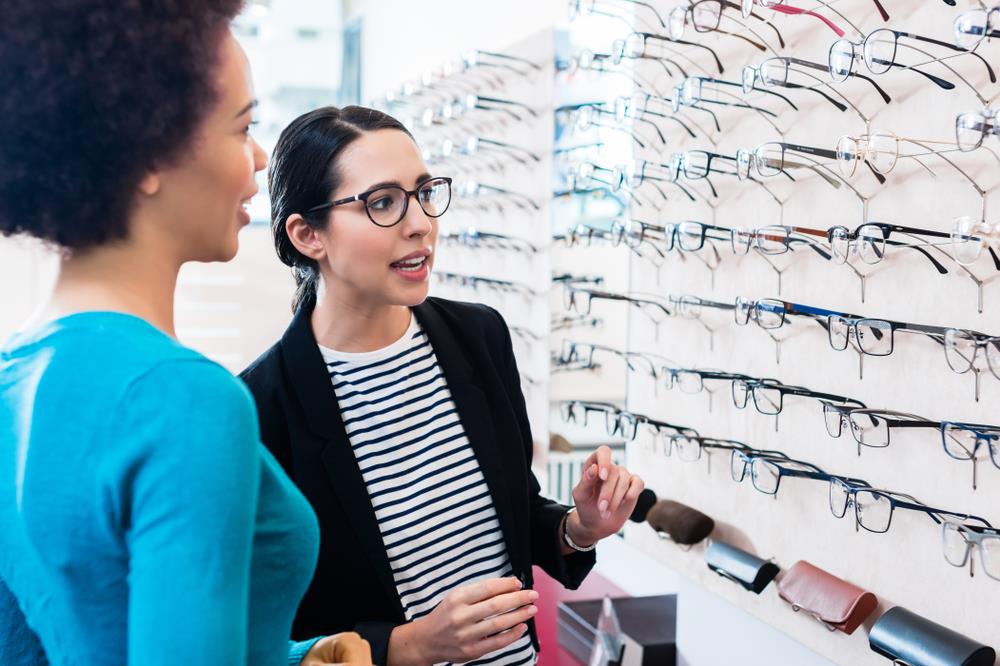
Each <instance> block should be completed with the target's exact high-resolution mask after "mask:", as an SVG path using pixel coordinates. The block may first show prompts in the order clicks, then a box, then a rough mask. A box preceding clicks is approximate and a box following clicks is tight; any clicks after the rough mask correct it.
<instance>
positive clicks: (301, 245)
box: [285, 213, 326, 261]
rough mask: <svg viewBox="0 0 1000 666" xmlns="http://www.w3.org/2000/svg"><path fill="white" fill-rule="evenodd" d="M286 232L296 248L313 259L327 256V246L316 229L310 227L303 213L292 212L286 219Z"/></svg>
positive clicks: (316, 259) (318, 259) (317, 259)
mask: <svg viewBox="0 0 1000 666" xmlns="http://www.w3.org/2000/svg"><path fill="white" fill-rule="evenodd" d="M285 233H287V234H288V238H289V240H291V241H292V245H294V246H295V249H296V250H298V251H299V252H300V253H302V254H303V255H304V256H306V257H309V258H310V259H312V260H313V261H320V260H322V259H323V258H325V257H326V246H325V245H324V244H323V239H322V238H320V236H319V233H318V232H317V231H316V229H313V228H312V227H310V226H309V225H308V224H307V223H306V221H305V219H303V217H302V215H300V214H299V213H292V214H291V215H289V216H288V218H287V219H286V220H285Z"/></svg>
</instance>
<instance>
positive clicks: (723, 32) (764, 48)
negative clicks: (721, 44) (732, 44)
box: [710, 16, 768, 52]
mask: <svg viewBox="0 0 1000 666" xmlns="http://www.w3.org/2000/svg"><path fill="white" fill-rule="evenodd" d="M726 18H730V17H728V16H727V17H726ZM734 20H735V19H734ZM737 23H740V22H739V21H737ZM740 25H742V26H743V29H744V30H749V28H747V26H745V25H743V24H742V23H740ZM710 32H717V33H719V34H720V35H729V36H730V37H735V38H736V39H742V40H743V41H744V42H746V43H747V44H749V45H751V46H752V47H754V48H755V49H757V50H758V51H764V52H766V51H767V50H768V48H767V46H765V45H764V44H761V43H760V42H755V41H754V40H752V39H750V38H749V37H746V36H745V35H741V34H739V33H738V32H732V31H729V30H723V29H722V28H716V29H715V30H712V31H710ZM751 32H753V31H751Z"/></svg>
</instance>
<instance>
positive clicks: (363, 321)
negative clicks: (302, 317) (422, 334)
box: [312, 289, 410, 353]
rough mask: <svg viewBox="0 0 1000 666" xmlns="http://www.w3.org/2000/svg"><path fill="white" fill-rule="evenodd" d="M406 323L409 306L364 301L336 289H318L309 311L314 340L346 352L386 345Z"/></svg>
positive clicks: (374, 348)
mask: <svg viewBox="0 0 1000 666" xmlns="http://www.w3.org/2000/svg"><path fill="white" fill-rule="evenodd" d="M409 325H410V309H409V308H408V307H406V306H405V305H391V304H387V303H379V304H376V303H371V302H365V301H364V299H360V298H351V297H350V296H349V295H348V294H346V293H344V292H343V291H341V290H337V289H320V293H319V294H318V296H317V299H316V309H315V310H314V311H313V314H312V328H313V334H314V335H315V336H316V342H318V343H319V344H320V345H322V346H324V347H328V348H330V349H336V350H337V351H342V352H349V353H354V352H368V351H374V350H376V349H382V348H383V347H387V346H389V345H391V344H392V343H393V342H395V341H396V340H399V338H401V337H402V336H403V334H404V333H405V332H406V328H407V327H408V326H409Z"/></svg>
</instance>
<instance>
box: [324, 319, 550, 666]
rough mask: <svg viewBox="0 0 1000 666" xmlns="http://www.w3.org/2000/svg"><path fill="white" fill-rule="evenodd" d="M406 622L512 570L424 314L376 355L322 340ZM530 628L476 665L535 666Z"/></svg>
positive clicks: (488, 493) (481, 474)
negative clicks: (460, 590) (461, 589)
mask: <svg viewBox="0 0 1000 666" xmlns="http://www.w3.org/2000/svg"><path fill="white" fill-rule="evenodd" d="M320 351H321V352H322V354H323V358H324V360H325V361H326V365H327V369H328V371H329V373H330V378H331V380H332V381H333V388H334V390H335V392H336V394H337V402H338V403H339V406H340V413H341V415H342V417H343V419H344V426H345V428H346V430H347V434H348V437H349V438H350V441H351V447H352V448H353V449H354V456H355V458H356V459H357V461H358V465H359V467H360V468H361V474H362V476H363V477H364V480H365V484H366V485H367V487H368V496H369V497H370V498H371V502H372V506H373V507H374V509H375V517H376V518H377V519H378V523H379V530H380V531H381V533H382V541H383V543H384V544H385V549H386V553H387V554H388V556H389V564H390V566H391V567H392V575H393V578H394V580H395V582H396V591H397V592H398V594H399V598H400V601H401V602H402V605H403V611H404V613H405V615H406V618H407V620H415V619H419V618H421V617H423V616H425V615H427V614H428V613H430V612H431V611H432V610H434V608H435V607H436V606H437V605H438V604H439V603H440V602H441V600H442V599H443V598H444V596H445V594H447V593H448V592H449V591H450V590H452V589H454V588H456V587H458V586H461V585H465V584H468V583H473V582H475V581H479V580H483V579H486V578H497V577H502V576H509V575H511V574H512V573H513V570H512V569H511V566H510V560H509V558H508V555H507V548H506V546H505V544H504V541H503V534H502V533H501V531H500V523H499V521H498V520H497V514H496V509H495V508H494V506H493V499H492V497H491V496H490V492H489V488H488V487H487V485H486V479H485V478H484V477H483V473H482V471H481V470H480V468H479V462H478V461H477V460H476V456H475V453H474V452H473V450H472V446H471V445H470V444H469V440H468V439H467V438H466V435H465V430H464V429H463V428H462V424H461V422H460V421H459V418H458V413H457V412H456V411H455V403H454V402H453V401H452V398H451V392H450V391H449V390H448V385H447V383H446V382H445V378H444V374H443V373H442V372H441V369H440V367H438V363H437V358H436V357H435V355H434V349H433V348H432V347H431V344H430V341H429V340H428V339H427V334H426V333H424V331H423V330H422V329H421V328H420V325H419V324H418V323H417V318H416V317H414V316H412V315H411V317H410V326H409V328H408V329H407V331H406V333H405V334H404V335H403V337H402V338H400V339H399V340H397V341H396V342H394V343H393V344H391V345H389V346H388V347H385V348H384V349H379V350H377V351H373V352H364V353H345V352H339V351H334V350H332V349H327V348H325V347H322V346H321V347H320ZM534 662H535V651H534V648H533V647H532V645H531V640H530V638H529V636H528V634H525V635H524V636H523V637H521V638H520V639H518V640H517V641H515V642H514V643H513V644H512V645H510V646H508V647H507V648H504V649H502V650H500V651H498V652H495V653H493V654H490V655H487V656H485V657H483V658H482V659H478V660H476V661H474V662H469V663H470V664H477V665H478V664H496V665H498V666H499V665H501V664H503V665H514V664H533V663H534Z"/></svg>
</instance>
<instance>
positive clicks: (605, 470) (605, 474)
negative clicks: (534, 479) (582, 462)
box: [601, 467, 608, 481]
mask: <svg viewBox="0 0 1000 666" xmlns="http://www.w3.org/2000/svg"><path fill="white" fill-rule="evenodd" d="M607 480H608V468H607V467H602V468H601V481H607Z"/></svg>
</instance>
